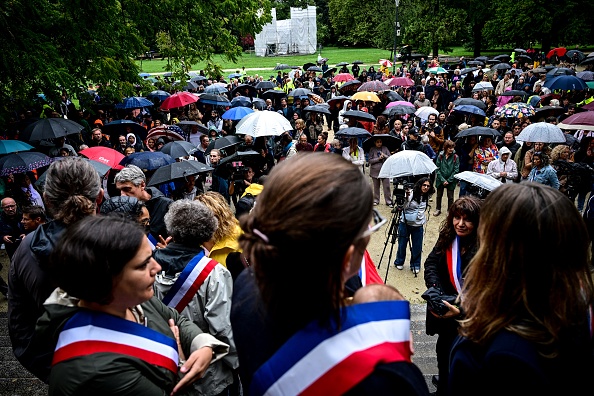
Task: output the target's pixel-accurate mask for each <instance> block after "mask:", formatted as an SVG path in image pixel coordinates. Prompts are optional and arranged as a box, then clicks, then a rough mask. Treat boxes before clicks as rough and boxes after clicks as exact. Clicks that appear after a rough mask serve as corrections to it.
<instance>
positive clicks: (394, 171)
mask: <svg viewBox="0 0 594 396" xmlns="http://www.w3.org/2000/svg"><path fill="white" fill-rule="evenodd" d="M435 169H437V166H435V164H434V163H433V161H431V158H429V157H428V156H427V154H425V153H423V152H422V151H417V150H404V151H399V152H397V153H396V154H393V155H391V156H390V157H388V159H387V160H386V162H384V164H383V165H382V168H381V169H380V172H379V176H378V177H379V178H389V179H392V178H394V177H404V176H418V175H429V174H431V173H432V172H433V171H434V170H435Z"/></svg>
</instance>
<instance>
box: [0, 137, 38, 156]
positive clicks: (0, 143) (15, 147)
mask: <svg viewBox="0 0 594 396" xmlns="http://www.w3.org/2000/svg"><path fill="white" fill-rule="evenodd" d="M32 148H33V146H31V145H30V144H27V143H25V142H21V141H20V140H0V154H10V153H16V152H17V151H29V150H31V149H32Z"/></svg>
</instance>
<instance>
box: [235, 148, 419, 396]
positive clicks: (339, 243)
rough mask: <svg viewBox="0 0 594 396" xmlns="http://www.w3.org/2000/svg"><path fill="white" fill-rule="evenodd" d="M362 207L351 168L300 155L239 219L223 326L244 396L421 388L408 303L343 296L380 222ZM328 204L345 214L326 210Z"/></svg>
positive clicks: (364, 186) (364, 195) (360, 183)
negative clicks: (235, 272) (242, 261)
mask: <svg viewBox="0 0 594 396" xmlns="http://www.w3.org/2000/svg"><path fill="white" fill-rule="evenodd" d="M304 168H312V169H316V172H314V173H304V172H301V170H302V169H304ZM296 196H306V197H308V199H290V198H291V197H296ZM283 197H289V198H287V199H285V198H283ZM372 208H373V193H372V191H371V188H370V187H369V183H368V181H367V180H366V179H365V176H364V175H363V174H362V173H361V171H360V170H359V167H358V166H356V165H353V164H352V163H349V162H348V161H345V160H344V159H343V158H341V157H339V156H338V155H325V154H321V153H306V154H298V155H297V156H295V157H294V158H293V159H292V160H291V161H285V162H282V163H281V164H279V165H277V166H275V167H274V169H273V170H272V172H271V173H270V175H269V178H268V179H267V182H266V188H265V189H264V190H263V191H262V193H261V194H260V195H258V203H257V205H255V206H254V208H253V210H252V211H251V212H250V213H249V215H244V216H242V217H241V218H240V222H241V228H242V229H243V230H244V234H243V235H242V236H241V237H240V244H241V247H242V249H243V253H244V255H245V258H246V259H247V262H248V266H247V268H246V269H244V270H243V271H242V272H241V274H240V275H239V276H238V277H237V279H236V281H235V284H234V289H233V304H232V306H231V324H232V327H233V335H234V338H235V344H236V346H237V351H238V354H239V371H240V378H241V379H242V385H243V388H244V389H245V390H246V391H249V393H248V394H249V395H250V396H255V395H263V394H264V393H267V394H300V393H303V392H305V393H310V394H320V395H322V394H323V395H339V394H345V393H347V392H348V393H349V394H373V395H382V394H402V395H427V394H428V389H427V385H426V383H425V381H424V380H423V376H422V374H421V372H420V371H419V369H418V367H417V366H416V365H414V364H413V363H412V362H411V360H410V354H411V350H410V345H409V344H408V343H409V340H410V328H409V319H408V318H409V316H408V315H409V314H410V312H409V307H408V302H407V301H380V302H368V303H365V304H357V305H348V302H347V298H348V297H352V294H353V292H352V291H349V290H348V289H347V287H346V283H347V281H348V280H349V279H350V278H352V277H353V276H357V273H358V271H359V269H360V268H361V261H362V259H363V257H364V254H365V248H366V246H367V244H368V243H369V240H370V236H371V233H372V232H373V231H375V230H377V229H378V228H379V227H381V225H382V224H384V223H385V220H383V219H382V218H381V216H380V215H379V213H375V214H372V213H373V212H372ZM338 211H340V213H348V214H349V215H348V216H328V213H338ZM278 213H282V214H283V215H282V217H279V216H278ZM370 223H372V224H373V225H372V227H371V228H370ZM320 241H324V243H320ZM363 312H364V315H365V316H366V318H365V319H363V317H362V314H363ZM380 317H381V318H382V319H380ZM378 320H379V322H378ZM384 326H386V327H384ZM382 328H383V329H384V330H385V331H382V330H381V329H382ZM349 330H353V331H349ZM396 333H397V334H396ZM371 351H375V352H376V354H374V353H372V352H371ZM372 355H373V357H372ZM351 357H356V359H353V358H351ZM347 366H348V367H347Z"/></svg>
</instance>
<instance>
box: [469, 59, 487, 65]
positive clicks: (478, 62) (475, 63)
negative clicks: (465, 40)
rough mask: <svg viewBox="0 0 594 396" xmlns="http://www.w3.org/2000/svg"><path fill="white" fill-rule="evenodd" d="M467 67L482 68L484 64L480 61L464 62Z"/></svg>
mask: <svg viewBox="0 0 594 396" xmlns="http://www.w3.org/2000/svg"><path fill="white" fill-rule="evenodd" d="M466 64H467V65H473V66H484V65H485V62H482V61H480V60H473V61H470V62H466Z"/></svg>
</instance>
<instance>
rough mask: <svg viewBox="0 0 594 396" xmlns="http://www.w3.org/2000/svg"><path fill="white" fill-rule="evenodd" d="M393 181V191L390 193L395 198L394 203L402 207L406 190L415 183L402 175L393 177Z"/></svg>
mask: <svg viewBox="0 0 594 396" xmlns="http://www.w3.org/2000/svg"><path fill="white" fill-rule="evenodd" d="M393 183H394V192H393V193H392V195H394V197H395V198H396V205H397V206H398V207H402V206H404V203H405V202H406V192H407V191H409V190H412V189H413V187H414V186H415V183H412V182H410V181H408V180H407V179H406V178H403V177H398V178H394V180H393Z"/></svg>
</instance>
